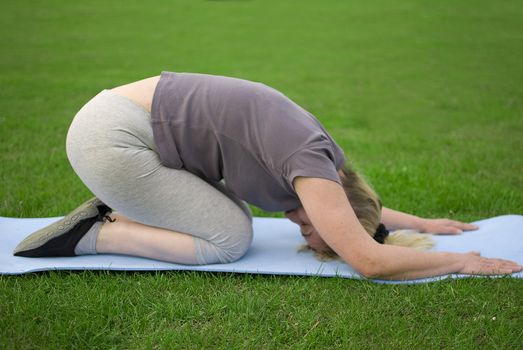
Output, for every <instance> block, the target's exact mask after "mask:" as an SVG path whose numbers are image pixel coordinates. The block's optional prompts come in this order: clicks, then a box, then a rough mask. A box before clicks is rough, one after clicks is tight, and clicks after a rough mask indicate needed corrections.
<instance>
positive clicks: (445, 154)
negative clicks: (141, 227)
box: [0, 0, 523, 349]
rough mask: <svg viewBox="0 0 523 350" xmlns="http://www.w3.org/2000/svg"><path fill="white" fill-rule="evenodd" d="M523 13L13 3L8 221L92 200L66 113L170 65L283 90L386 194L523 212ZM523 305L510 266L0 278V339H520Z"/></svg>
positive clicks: (395, 202)
mask: <svg viewBox="0 0 523 350" xmlns="http://www.w3.org/2000/svg"><path fill="white" fill-rule="evenodd" d="M521 18H523V3H522V2H521V1H512V0H511V1H502V2H492V1H483V0H478V1H474V2H472V1H466V0H462V1H434V2H422V1H394V2H391V1H383V0H382V1H369V2H358V1H341V0H340V1H290V0H289V1H261V0H257V1H254V0H253V1H188V0H187V1H154V2H151V3H150V4H149V5H145V2H142V1H125V2H117V1H100V0H97V1H90V2H76V1H75V2H73V1H65V0H64V1H14V0H10V1H3V2H2V11H0V48H1V52H2V55H1V56H0V90H1V94H0V135H1V138H0V164H1V167H0V181H1V182H0V184H1V185H0V198H1V200H0V216H9V217H55V216H63V215H65V214H66V213H68V212H69V211H70V210H72V209H73V208H75V207H76V206H77V205H78V204H80V203H82V202H83V201H85V200H86V199H88V198H90V197H91V196H92V194H91V192H90V191H89V189H88V188H86V187H85V185H84V184H83V183H82V182H81V181H80V179H79V178H78V177H77V176H76V174H75V173H74V171H73V170H72V168H71V166H70V165H69V162H68V160H67V156H66V153H65V137H66V133H67V130H68V127H69V124H70V122H71V120H72V119H73V117H74V115H75V113H76V112H77V111H78V110H79V109H80V108H81V107H82V105H83V104H84V103H86V102H87V101H88V100H89V99H90V98H91V97H93V96H94V95H95V94H97V93H98V92H99V91H101V90H102V89H105V88H112V87H115V86H118V85H122V84H126V83H129V82H132V81H135V80H139V79H143V78H146V77H149V76H154V75H158V74H159V73H160V72H161V71H162V70H170V71H185V72H201V73H209V74H220V75H227V76H235V77H239V78H244V79H249V80H255V81H261V82H264V83H265V84H267V85H270V86H272V87H274V88H276V89H278V90H280V91H282V92H283V93H285V94H286V95H287V96H289V97H290V98H292V99H293V100H294V101H296V102H297V103H298V104H300V105H302V106H303V107H304V108H306V109H307V110H309V111H310V112H311V113H313V114H314V115H315V116H316V117H317V118H318V119H319V120H320V121H321V122H322V123H323V125H324V126H325V127H326V129H327V130H328V131H329V132H330V133H331V135H332V136H333V137H334V139H335V140H336V141H337V142H338V144H339V145H340V146H341V147H342V148H343V149H344V150H345V154H346V156H347V159H348V160H349V161H350V162H351V163H352V164H353V165H354V166H355V167H356V168H357V169H358V170H360V171H361V172H362V173H363V174H364V175H365V176H366V178H367V179H368V180H369V181H370V183H371V184H372V185H373V186H374V188H375V189H376V190H377V192H378V193H379V194H380V196H381V198H382V201H383V203H384V205H385V206H388V207H391V208H395V209H399V210H401V211H406V212H409V213H414V214H416V215H419V216H424V217H451V218H455V219H458V220H463V221H474V220H479V219H483V218H487V217H492V216H497V215H503V214H523V191H522V189H523V177H522V170H523V157H522V156H521V155H522V151H523V60H522V57H523V45H522V43H523V21H522V20H521ZM252 209H253V212H254V214H255V215H256V216H277V217H282V215H281V213H267V212H264V211H262V210H260V209H258V208H255V207H252ZM522 300H523V281H522V280H516V279H512V278H502V279H489V278H473V279H465V280H455V281H452V280H451V281H443V282H437V283H431V284H424V285H414V286H406V285H380V284H375V283H373V282H370V281H357V280H347V279H341V278H315V277H308V278H307V277H284V276H263V275H260V276H252V275H235V274H219V273H197V272H159V273H134V272H104V271H85V272H46V273H35V274H30V275H24V276H0V348H36V347H44V348H51V349H57V348H69V347H75V348H132V349H137V348H146V349H150V348H180V349H185V348H195V349H198V348H227V349H228V348H256V349H258V348H260V349H265V348H273V349H280V348H314V349H315V348H342V349H345V348H354V349H361V348H369V349H373V348H385V347H387V348H412V347H414V348H422V347H423V348H425V347H428V348H465V349H466V348H469V349H472V348H503V349H507V348H508V349H510V348H514V349H516V348H521V344H522V343H523V316H522V315H523V303H522Z"/></svg>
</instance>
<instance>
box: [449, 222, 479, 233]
mask: <svg viewBox="0 0 523 350" xmlns="http://www.w3.org/2000/svg"><path fill="white" fill-rule="evenodd" d="M451 224H452V225H453V226H455V227H457V228H459V229H461V230H464V231H472V230H477V229H479V226H478V225H474V224H468V223H466V222H461V221H453V220H451Z"/></svg>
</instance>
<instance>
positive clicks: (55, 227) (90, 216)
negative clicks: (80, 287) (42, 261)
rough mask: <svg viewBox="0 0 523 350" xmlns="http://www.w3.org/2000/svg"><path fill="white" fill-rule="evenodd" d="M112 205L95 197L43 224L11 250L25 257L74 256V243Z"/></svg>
mask: <svg viewBox="0 0 523 350" xmlns="http://www.w3.org/2000/svg"><path fill="white" fill-rule="evenodd" d="M111 212H112V209H111V208H109V207H108V206H107V205H105V204H104V203H103V202H102V201H101V200H99V199H98V198H96V197H94V198H91V199H89V200H88V201H86V202H85V203H83V204H81V205H80V206H79V207H78V208H76V209H75V210H73V211H72V212H71V213H70V214H68V215H67V216H65V217H64V218H62V219H60V220H58V221H57V222H55V223H53V224H51V225H49V226H47V227H44V228H42V229H40V230H38V231H36V232H34V233H32V234H31V235H29V236H28V237H26V238H25V239H24V240H23V241H22V242H20V243H19V244H18V246H17V247H16V248H15V250H14V252H13V254H14V255H16V256H25V257H47V256H75V255H76V254H75V252H74V250H75V247H76V245H77V244H78V242H79V241H80V240H81V239H82V237H83V236H84V235H85V234H86V233H87V231H89V229H90V228H91V227H92V226H93V224H94V223H95V222H97V221H102V222H105V220H106V219H108V220H109V221H114V220H111V218H110V217H109V216H108V214H109V213H111Z"/></svg>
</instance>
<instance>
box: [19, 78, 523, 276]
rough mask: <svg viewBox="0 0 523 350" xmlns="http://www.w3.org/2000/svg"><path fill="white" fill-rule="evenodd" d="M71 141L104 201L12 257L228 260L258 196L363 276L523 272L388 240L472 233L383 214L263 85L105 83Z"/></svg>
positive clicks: (331, 144)
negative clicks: (392, 231) (402, 231)
mask: <svg viewBox="0 0 523 350" xmlns="http://www.w3.org/2000/svg"><path fill="white" fill-rule="evenodd" d="M66 147H67V148H66V150H67V156H68V158H69V161H70V163H71V166H72V167H73V169H74V171H75V172H76V173H77V175H78V176H79V177H80V179H81V180H82V181H83V182H84V183H85V185H86V186H87V187H88V188H89V189H90V190H91V191H92V192H93V193H94V194H95V195H96V197H95V198H93V199H91V200H89V201H87V202H86V203H84V204H82V205H81V206H80V207H78V208H77V209H76V210H74V211H73V212H72V213H70V214H69V215H67V216H66V217H65V218H63V219H62V220H60V221H58V222H56V223H54V224H53V225H50V226H48V227H46V228H43V229H41V230H39V231H37V232H35V233H33V234H32V235H30V236H29V237H28V238H26V239H25V240H24V241H22V242H21V243H20V244H19V245H18V247H17V248H16V249H15V255H19V256H29V257H38V256H72V255H82V254H99V253H116V254H127V255H134V256H141V257H147V258H152V259H158V260H164V261H169V262H174V263H181V264H212V263H227V262H232V261H235V260H237V259H239V258H240V257H241V256H243V255H244V254H245V252H246V251H247V249H248V248H249V246H250V244H251V240H252V215H251V212H250V210H249V207H248V206H247V205H246V203H250V204H253V205H256V206H258V207H260V208H262V209H264V210H267V211H285V214H286V216H287V217H288V218H289V219H290V220H292V221H293V222H295V223H297V224H299V225H300V228H301V232H302V234H303V236H304V237H305V239H306V241H307V242H308V244H309V246H310V247H311V248H312V249H314V250H315V251H317V252H319V253H324V254H327V255H332V254H333V253H335V254H337V255H339V257H341V259H343V260H344V261H345V262H347V263H348V264H350V265H351V266H352V267H353V268H354V269H356V271H358V272H359V273H360V274H362V275H363V276H365V277H369V278H384V279H403V278H420V277H427V276H435V275H441V274H447V273H468V274H471V273H478V274H499V273H501V274H505V273H512V272H517V271H520V270H521V269H522V267H521V266H519V265H518V264H516V263H514V262H511V261H506V260H501V259H487V258H482V257H480V256H479V253H475V252H471V253H468V254H456V253H444V252H424V251H420V250H416V249H412V248H409V246H410V247H423V246H426V245H427V240H426V239H423V238H425V237H422V239H421V243H419V242H420V238H419V236H415V235H403V236H401V235H398V236H396V237H394V235H392V236H391V237H388V230H387V229H386V228H385V226H386V227H389V228H411V229H416V230H418V231H421V232H434V233H459V232H461V230H473V229H475V228H476V227H475V226H474V225H470V224H465V223H461V222H457V221H451V220H447V219H437V220H429V219H421V218H418V217H415V216H412V215H408V214H405V213H401V212H397V211H394V210H391V209H387V208H382V206H381V202H380V201H379V199H378V197H377V195H376V194H375V193H374V192H373V191H372V189H371V188H370V186H368V184H367V183H366V182H365V181H364V180H363V178H361V177H360V176H358V175H357V174H356V173H355V172H354V171H352V170H351V169H350V168H349V167H348V166H347V165H345V157H344V154H343V151H342V150H341V148H340V147H339V146H338V145H337V144H336V143H335V141H334V140H333V139H332V138H331V137H330V135H329V134H328V133H327V132H326V131H325V129H324V128H323V127H322V125H321V124H320V123H319V121H318V120H317V119H316V118H315V117H314V116H313V115H312V114H310V113H309V112H307V111H306V110H304V109H303V108H301V107H300V106H298V105H297V104H295V103H294V102H293V101H291V100H290V99H288V98H287V97H286V96H285V95H283V94H281V93H280V92H278V91H276V90H274V89H272V88H270V87H268V86H266V85H264V84H261V83H254V82H250V81H246V80H242V79H236V78H228V77H222V76H212V75H205V74H190V73H174V72H166V71H164V72H162V73H161V75H160V76H156V77H151V78H147V79H144V80H140V81H137V82H134V83H131V84H127V85H123V86H119V87H116V88H113V89H110V90H107V89H106V90H103V91H102V92H100V93H99V94H98V95H96V96H95V97H94V98H93V99H91V100H90V101H89V102H88V103H87V104H86V105H85V106H83V107H82V108H81V109H80V111H79V112H78V113H77V115H76V116H75V118H74V120H73V121H72V124H71V126H70V128H69V131H68V134H67V140H66ZM222 180H223V181H225V183H224V182H223V181H222ZM373 238H374V239H373ZM380 243H390V244H380ZM394 244H396V245H394ZM401 245H404V246H407V247H402V246H401Z"/></svg>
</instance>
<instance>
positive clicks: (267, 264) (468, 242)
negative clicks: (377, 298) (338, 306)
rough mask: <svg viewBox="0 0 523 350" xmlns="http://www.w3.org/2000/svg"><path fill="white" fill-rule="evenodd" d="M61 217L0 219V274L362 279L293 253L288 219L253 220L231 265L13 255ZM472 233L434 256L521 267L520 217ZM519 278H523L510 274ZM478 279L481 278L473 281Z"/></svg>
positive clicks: (441, 244)
mask: <svg viewBox="0 0 523 350" xmlns="http://www.w3.org/2000/svg"><path fill="white" fill-rule="evenodd" d="M61 218H62V217H51V218H28V219H19V218H8V217H0V274H6V275H11V274H13V275H14V274H23V273H28V272H36V271H46V270H132V271H153V270H194V271H219V272H237V273H255V274H274V275H311V276H314V275H315V276H325V277H331V276H340V277H346V278H357V279H361V278H362V277H361V276H360V275H359V274H358V273H356V272H355V271H354V270H353V269H352V268H351V267H350V266H348V265H347V264H345V263H343V262H341V261H331V262H320V261H318V260H316V258H315V257H314V255H313V254H312V252H310V251H309V252H297V248H298V247H299V246H300V245H301V244H302V243H304V241H303V239H302V237H301V235H300V231H299V228H298V226H297V225H295V224H293V223H292V222H290V221H289V220H287V219H279V218H261V217H255V218H254V219H253V226H254V239H253V243H252V246H251V248H250V249H249V251H248V252H247V254H246V255H245V256H244V257H242V258H241V259H240V260H238V261H236V262H233V263H230V264H213V265H203V266H192V265H178V264H171V263H167V262H162V261H157V260H152V259H145V258H137V257H132V256H126V255H116V254H100V255H84V256H75V257H55V258H25V257H18V256H13V255H12V251H13V249H14V248H15V247H16V246H17V245H18V243H19V242H20V241H22V240H23V239H24V238H25V237H26V236H28V235H30V234H31V233H33V232H34V231H36V230H38V229H40V228H42V227H45V226H47V225H49V224H51V223H53V222H55V221H57V220H59V219H61ZM474 223H475V224H476V225H478V226H479V227H480V229H479V230H476V231H468V232H464V233H463V234H461V235H458V236H437V235H435V236H433V237H434V239H435V240H436V242H437V243H436V246H435V247H434V248H433V249H432V250H434V251H448V252H469V251H472V250H476V251H480V252H481V255H482V256H485V257H496V258H504V259H510V260H514V261H516V262H518V263H519V264H523V216H521V215H503V216H497V217H493V218H489V219H485V220H480V221H476V222H474ZM512 276H513V277H518V278H523V272H518V273H514V274H512ZM461 277H472V276H470V275H457V274H453V275H445V276H438V277H432V278H423V279H416V280H408V281H383V280H373V281H374V282H378V283H423V282H430V281H437V280H441V279H445V278H461ZM474 277H481V276H474Z"/></svg>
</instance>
